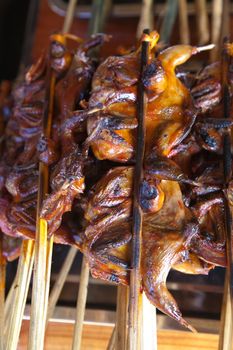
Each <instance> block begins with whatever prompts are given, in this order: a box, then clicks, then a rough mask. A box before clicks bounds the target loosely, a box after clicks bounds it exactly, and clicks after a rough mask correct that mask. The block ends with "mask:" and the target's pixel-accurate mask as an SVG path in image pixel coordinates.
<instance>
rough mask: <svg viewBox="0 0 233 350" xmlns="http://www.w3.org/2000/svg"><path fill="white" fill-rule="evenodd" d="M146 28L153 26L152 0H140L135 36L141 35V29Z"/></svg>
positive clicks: (151, 28) (150, 28)
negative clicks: (139, 12) (139, 13)
mask: <svg viewBox="0 0 233 350" xmlns="http://www.w3.org/2000/svg"><path fill="white" fill-rule="evenodd" d="M144 28H148V29H149V30H153V28H154V1H153V0H142V7H141V15H140V19H139V23H138V27H137V38H138V39H139V38H140V37H141V35H142V32H143V29H144Z"/></svg>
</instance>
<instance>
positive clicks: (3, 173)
mask: <svg viewBox="0 0 233 350" xmlns="http://www.w3.org/2000/svg"><path fill="white" fill-rule="evenodd" d="M66 39H67V38H66V37H65V36H62V35H54V36H52V46H51V55H52V56H51V57H52V58H51V57H50V58H48V56H47V55H46V54H43V55H42V56H41V57H40V59H39V60H38V62H37V63H36V64H35V65H34V66H33V67H32V68H31V69H30V70H29V71H28V73H27V74H26V78H25V81H24V82H23V83H22V84H21V85H19V86H18V88H17V89H16V90H15V92H14V96H15V100H16V103H15V108H14V111H13V115H12V116H11V118H10V119H9V122H8V125H7V139H6V140H7V141H6V144H7V147H6V151H5V153H4V157H3V161H2V163H1V164H0V180H1V181H0V185H1V189H2V190H3V195H2V198H1V199H0V209H1V210H0V227H1V229H2V230H3V231H4V232H5V233H6V234H7V235H9V236H12V237H23V238H25V237H27V238H33V237H34V232H35V212H36V210H35V208H36V200H35V198H36V193H37V191H38V188H37V180H38V162H39V161H42V162H44V163H46V164H47V165H49V166H50V170H51V171H50V174H51V177H50V187H51V193H50V195H48V196H47V198H46V199H45V201H44V202H43V207H42V210H41V213H40V215H41V217H43V218H44V219H46V221H47V222H48V227H49V233H50V234H52V233H54V234H55V242H59V243H63V244H71V245H76V246H77V247H78V248H80V249H81V250H82V251H83V252H84V254H85V255H86V257H87V259H88V261H89V264H90V268H91V272H92V274H93V276H95V277H98V278H102V279H104V280H107V281H112V282H116V283H123V284H128V283H129V271H130V269H131V226H132V201H133V193H132V182H133V181H132V180H133V167H132V163H133V162H134V158H135V146H136V145H135V142H136V138H135V135H136V128H137V112H136V101H137V88H138V79H139V70H140V68H139V65H140V45H139V47H138V48H137V49H136V50H134V51H131V53H127V54H126V55H124V56H121V57H119V56H118V57H109V58H108V59H107V60H105V61H104V62H103V63H102V64H101V65H100V66H99V67H98V68H97V70H96V72H95V74H94V77H93V79H92V76H93V73H94V71H95V68H96V67H95V64H94V62H93V60H92V59H90V58H89V57H88V55H87V51H88V50H89V49H90V48H92V47H94V46H95V45H99V44H101V43H103V41H104V40H106V36H104V35H97V36H95V37H93V38H91V39H90V40H89V41H87V42H85V43H83V44H81V45H80V46H79V47H78V49H77V51H76V53H74V54H73V53H72V52H71V51H70V50H69V49H68V47H67V45H66ZM143 39H146V40H148V41H149V43H150V45H149V46H150V47H149V64H148V66H147V67H146V69H145V70H144V72H143V74H142V80H143V84H144V87H145V91H146V98H147V110H146V154H145V159H144V168H143V171H144V177H143V181H142V182H141V187H140V206H141V208H142V210H143V234H142V246H141V250H142V261H141V272H142V281H141V283H142V288H143V289H144V291H145V293H146V295H147V297H148V298H149V300H150V301H151V302H152V303H153V304H154V305H155V306H156V307H157V308H159V309H160V310H161V311H162V312H164V313H166V314H167V315H169V316H171V317H173V318H174V319H176V320H177V321H178V322H180V323H181V324H182V325H185V326H186V327H188V328H190V329H192V327H191V326H190V325H189V324H187V322H186V321H185V320H184V319H183V317H182V315H181V312H180V310H179V307H178V305H177V304H176V301H175V300H174V298H173V296H172V295H171V294H170V293H169V291H168V290H167V287H166V279H167V276H168V273H169V271H170V269H171V268H174V269H176V270H178V271H181V272H185V273H192V274H198V273H202V274H207V273H208V271H209V270H210V269H212V268H213V267H214V266H215V265H219V266H225V265H226V257H225V232H224V205H223V202H224V195H223V191H222V189H223V177H222V169H223V166H222V152H223V142H222V139H223V135H224V134H225V132H226V131H229V129H230V128H231V126H232V121H231V120H226V119H224V118H223V112H222V87H221V80H220V76H221V72H220V66H219V64H215V65H212V66H209V67H207V68H205V69H204V70H203V71H202V72H201V73H200V74H198V75H197V76H192V77H191V78H190V79H191V80H192V81H191V82H190V84H188V83H187V81H186V84H187V86H191V87H190V89H189V88H188V87H186V86H185V84H184V83H183V82H182V81H181V80H180V79H179V78H178V75H177V73H176V71H175V69H176V67H177V66H178V65H180V64H182V63H184V62H186V61H187V60H188V59H189V58H190V57H191V56H192V55H193V54H195V53H197V51H198V50H197V49H196V48H194V47H191V46H187V45H178V46H174V47H170V48H168V49H166V50H163V51H161V52H160V53H158V52H157V41H158V34H157V33H156V32H152V33H151V34H150V35H147V34H145V35H144V36H143ZM155 57H156V58H155ZM48 65H50V66H51V67H52V68H53V69H54V70H55V71H56V74H57V84H56V91H55V97H56V98H55V107H56V108H55V115H54V118H53V133H52V137H51V139H46V138H45V137H43V135H41V131H42V115H43V105H44V95H45V74H46V70H47V67H48ZM184 80H185V79H183V81H184ZM229 81H231V80H229ZM91 82H92V87H91ZM90 89H91V91H90ZM89 97H90V98H89ZM90 148H91V149H92V152H93V153H94V156H95V158H96V159H94V157H93V154H92V152H89V149H90ZM101 160H111V161H115V162H118V163H124V166H122V167H119V166H116V165H114V164H113V163H109V162H101ZM130 164H131V165H130ZM94 167H95V168H94ZM110 168H111V170H110V171H108V172H107V173H106V174H105V175H104V176H103V177H101V174H102V172H103V171H104V169H110ZM96 169H98V170H96ZM98 172H99V174H97V173H98ZM100 178H101V179H100ZM93 179H94V181H93ZM96 179H100V180H99V181H97V183H96V185H94V187H92V188H90V183H91V185H93V184H94V183H95V182H96ZM93 182H94V183H93ZM231 197H233V196H232V191H231V187H230V188H229V190H228V198H229V202H230V203H232V202H233V201H232V198H231ZM232 207H233V206H232ZM67 212H69V213H70V215H69V214H68V213H67ZM83 213H84V214H83ZM76 214H77V216H76ZM71 216H73V217H74V216H75V217H76V220H73V222H72V220H71ZM216 217H217V218H218V221H217V222H216ZM74 221H76V223H74ZM77 222H78V224H77ZM9 243H10V242H9ZM13 250H14V249H13Z"/></svg>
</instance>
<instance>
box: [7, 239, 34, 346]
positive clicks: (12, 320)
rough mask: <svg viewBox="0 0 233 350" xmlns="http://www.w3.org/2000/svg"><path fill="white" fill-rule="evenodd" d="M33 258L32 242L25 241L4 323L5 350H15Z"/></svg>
mask: <svg viewBox="0 0 233 350" xmlns="http://www.w3.org/2000/svg"><path fill="white" fill-rule="evenodd" d="M33 256H34V241H32V240H25V241H23V243H22V249H21V254H20V258H19V263H18V268H17V275H16V278H15V280H14V283H13V286H12V287H13V289H12V288H11V289H12V291H13V292H12V294H11V295H13V297H14V298H10V296H9V298H10V301H12V300H11V299H13V303H12V304H11V305H10V315H9V322H7V323H5V330H4V331H5V336H6V344H5V349H6V350H16V349H17V343H18V339H19V333H20V328H21V324H22V319H23V313H24V309H25V304H26V299H27V294H28V288H29V284H30V280H31V274H32V266H33V260H34V259H33Z"/></svg>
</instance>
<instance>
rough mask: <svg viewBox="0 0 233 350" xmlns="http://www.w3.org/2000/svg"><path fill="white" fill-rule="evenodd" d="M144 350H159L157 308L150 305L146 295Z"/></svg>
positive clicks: (144, 302)
mask: <svg viewBox="0 0 233 350" xmlns="http://www.w3.org/2000/svg"><path fill="white" fill-rule="evenodd" d="M142 305H143V307H142V330H143V338H142V350H147V349H150V350H157V322H156V308H155V307H154V305H152V304H151V303H150V301H149V300H148V298H147V297H146V295H145V293H143V296H142Z"/></svg>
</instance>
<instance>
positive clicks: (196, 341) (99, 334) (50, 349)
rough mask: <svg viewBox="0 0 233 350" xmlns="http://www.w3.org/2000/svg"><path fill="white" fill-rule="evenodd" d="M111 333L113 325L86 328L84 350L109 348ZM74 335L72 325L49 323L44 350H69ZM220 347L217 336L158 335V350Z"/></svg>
mask: <svg viewBox="0 0 233 350" xmlns="http://www.w3.org/2000/svg"><path fill="white" fill-rule="evenodd" d="M28 324H29V322H28V321H24V322H23V326H22V331H21V336H20V343H19V346H18V350H25V349H26V348H27V336H28ZM111 333H112V326H96V325H95V326H94V325H84V334H83V339H82V350H103V349H106V348H107V344H108V339H109V338H110V335H111ZM72 335H73V325H72V324H67V323H66V324H64V323H50V324H49V326H48V330H47V334H46V339H45V350H70V349H71V345H72ZM217 348H218V336H217V335H213V334H204V333H198V334H193V333H190V332H180V331H166V330H161V331H159V332H158V350H217ZM148 350H150V349H148Z"/></svg>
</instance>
